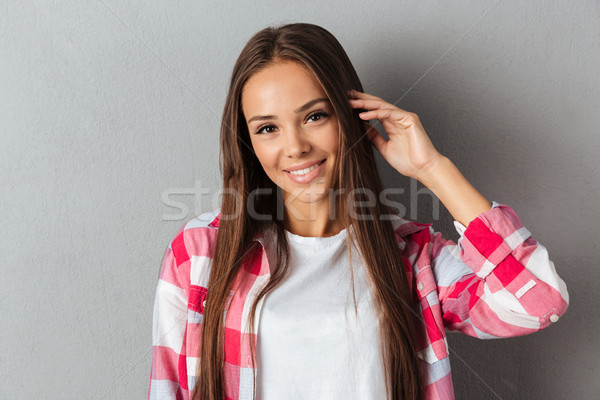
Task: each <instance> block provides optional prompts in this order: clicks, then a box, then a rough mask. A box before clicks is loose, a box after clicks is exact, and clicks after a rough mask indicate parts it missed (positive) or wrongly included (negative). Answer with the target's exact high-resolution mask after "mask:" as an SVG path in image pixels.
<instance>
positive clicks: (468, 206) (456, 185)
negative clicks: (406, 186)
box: [417, 156, 492, 226]
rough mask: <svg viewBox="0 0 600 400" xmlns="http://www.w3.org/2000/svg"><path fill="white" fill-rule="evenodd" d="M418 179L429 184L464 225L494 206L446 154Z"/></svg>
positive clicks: (429, 187)
mask: <svg viewBox="0 0 600 400" xmlns="http://www.w3.org/2000/svg"><path fill="white" fill-rule="evenodd" d="M417 179H418V180H419V181H420V182H421V183H422V184H424V185H425V186H427V188H428V189H429V190H431V191H432V192H433V193H434V194H435V195H436V196H437V198H438V199H440V201H441V202H442V203H443V204H444V206H445V207H446V208H447V209H448V211H449V212H450V214H452V216H453V217H454V219H455V220H456V221H458V222H460V223H461V224H463V225H464V226H468V225H469V222H471V221H472V220H473V219H475V218H476V217H477V216H478V215H479V214H481V213H482V212H485V211H488V210H489V209H491V208H492V203H491V202H490V201H488V200H487V199H486V198H485V197H483V195H482V194H481V193H479V192H478V191H477V189H475V188H474V187H473V185H471V184H470V183H469V181H468V180H467V179H466V178H465V177H464V176H463V175H462V174H461V172H460V171H459V170H458V168H456V166H455V165H454V163H453V162H452V161H451V160H450V159H449V158H447V157H445V156H441V157H439V158H438V159H437V160H436V161H435V162H434V163H433V164H432V165H430V166H429V167H428V168H427V169H426V170H425V171H423V172H422V173H421V174H420V175H419V176H418V177H417Z"/></svg>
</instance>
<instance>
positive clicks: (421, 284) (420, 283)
mask: <svg viewBox="0 0 600 400" xmlns="http://www.w3.org/2000/svg"><path fill="white" fill-rule="evenodd" d="M423 287H424V286H423V282H419V284H418V285H417V289H419V290H423Z"/></svg>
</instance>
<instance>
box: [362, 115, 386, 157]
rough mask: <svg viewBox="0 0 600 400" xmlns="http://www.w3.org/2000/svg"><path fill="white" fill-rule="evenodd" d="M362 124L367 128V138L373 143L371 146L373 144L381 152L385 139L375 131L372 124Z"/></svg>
mask: <svg viewBox="0 0 600 400" xmlns="http://www.w3.org/2000/svg"><path fill="white" fill-rule="evenodd" d="M364 125H365V128H366V130H367V132H366V133H367V138H368V139H369V141H370V142H371V143H372V144H373V146H375V148H376V149H377V151H379V152H380V153H381V154H383V148H384V146H385V145H386V143H387V141H386V140H385V138H384V137H383V136H381V134H380V133H379V131H377V129H375V127H374V126H373V125H371V124H369V123H368V122H364Z"/></svg>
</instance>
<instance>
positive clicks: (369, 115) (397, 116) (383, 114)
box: [358, 108, 414, 128]
mask: <svg viewBox="0 0 600 400" xmlns="http://www.w3.org/2000/svg"><path fill="white" fill-rule="evenodd" d="M358 116H359V117H360V118H361V119H364V120H370V119H379V120H383V119H386V118H389V119H392V120H393V121H394V122H397V123H400V124H401V125H402V126H403V127H406V128H407V127H409V126H412V125H413V124H414V120H413V119H412V117H411V113H409V112H407V111H404V110H401V109H399V108H394V109H389V108H384V109H379V110H371V111H365V112H362V113H360V114H358Z"/></svg>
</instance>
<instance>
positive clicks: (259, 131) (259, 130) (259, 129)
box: [254, 125, 275, 135]
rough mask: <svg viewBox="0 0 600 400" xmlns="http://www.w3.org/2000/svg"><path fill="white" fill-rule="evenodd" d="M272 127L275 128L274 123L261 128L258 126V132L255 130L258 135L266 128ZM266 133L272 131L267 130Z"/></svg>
mask: <svg viewBox="0 0 600 400" xmlns="http://www.w3.org/2000/svg"><path fill="white" fill-rule="evenodd" d="M271 128H273V129H274V128H275V126H273V125H263V126H261V127H260V128H258V130H257V131H256V132H254V133H255V134H256V135H260V134H261V133H262V131H264V130H265V129H271ZM266 133H272V132H266Z"/></svg>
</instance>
